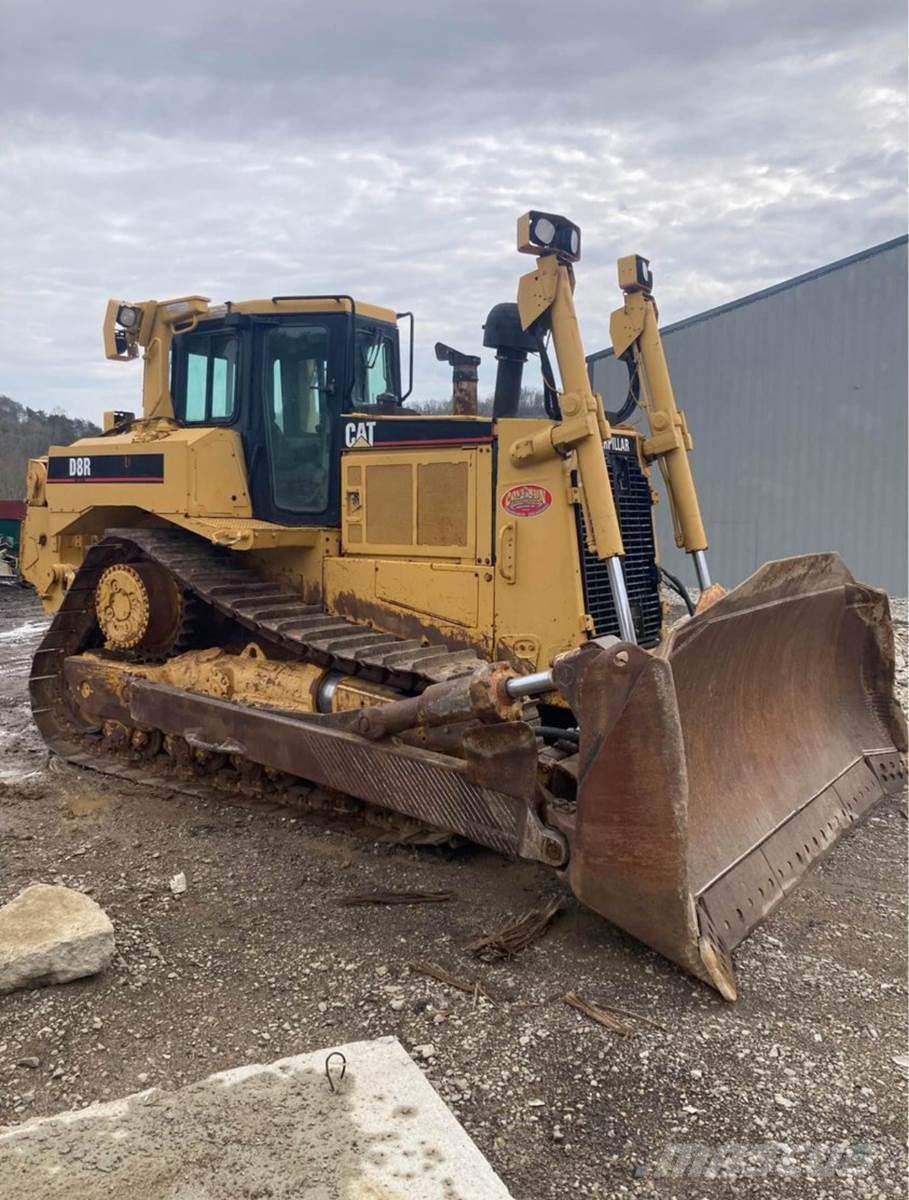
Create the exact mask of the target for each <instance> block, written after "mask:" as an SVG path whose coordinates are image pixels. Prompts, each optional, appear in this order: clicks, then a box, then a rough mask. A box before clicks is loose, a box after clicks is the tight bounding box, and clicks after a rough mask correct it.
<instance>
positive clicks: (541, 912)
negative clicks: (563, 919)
mask: <svg viewBox="0 0 909 1200" xmlns="http://www.w3.org/2000/svg"><path fill="white" fill-rule="evenodd" d="M560 907H561V903H560V901H558V900H551V901H550V902H549V903H548V904H547V905H546V906H545V907H544V908H532V909H530V910H529V911H528V912H526V913H524V914H523V916H520V917H518V918H517V920H513V921H506V922H505V923H504V924H503V925H499V926H498V927H497V928H495V929H491V930H489V931H487V932H485V933H481V934H478V935H477V936H476V937H474V938H471V940H470V941H469V942H467V943H466V945H465V949H466V950H472V951H473V953H474V954H476V955H478V956H479V957H480V958H512V957H513V956H514V955H515V954H519V953H520V952H521V951H522V950H525V949H526V948H527V947H528V946H529V945H530V944H531V943H532V942H535V941H536V940H537V938H538V937H541V936H542V935H543V934H544V933H545V932H546V929H547V927H548V926H549V923H550V921H551V920H552V919H553V917H554V916H555V915H556V913H557V912H558V911H559V908H560Z"/></svg>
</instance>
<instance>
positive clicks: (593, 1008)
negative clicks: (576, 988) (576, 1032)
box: [562, 992, 637, 1038]
mask: <svg viewBox="0 0 909 1200" xmlns="http://www.w3.org/2000/svg"><path fill="white" fill-rule="evenodd" d="M562 999H563V1000H564V1001H565V1003H566V1004H570V1005H571V1007H572V1008H576V1009H577V1010H578V1012H582V1013H583V1014H584V1016H585V1017H589V1018H590V1019H591V1021H596V1023H597V1024H598V1025H602V1026H603V1028H604V1029H608V1030H610V1032H612V1033H617V1034H619V1036H620V1037H624V1038H633V1037H636V1036H637V1030H636V1029H635V1027H634V1026H633V1025H627V1024H626V1023H625V1022H624V1021H619V1020H618V1019H617V1018H616V1017H614V1016H612V1014H611V1013H610V1012H609V1010H608V1009H605V1008H599V1007H598V1006H597V1005H596V1004H589V1003H588V1002H587V1001H586V1000H582V999H581V997H580V996H576V995H575V994H574V992H567V993H566V994H565V995H564V996H563V997H562Z"/></svg>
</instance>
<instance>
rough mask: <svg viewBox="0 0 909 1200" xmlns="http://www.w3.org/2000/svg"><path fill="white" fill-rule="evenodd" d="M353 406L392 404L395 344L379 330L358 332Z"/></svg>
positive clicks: (394, 383)
mask: <svg viewBox="0 0 909 1200" xmlns="http://www.w3.org/2000/svg"><path fill="white" fill-rule="evenodd" d="M352 399H353V402H354V403H355V404H357V405H364V404H380V403H385V404H388V403H395V402H396V401H397V399H398V395H397V383H396V380H395V355H394V343H393V341H392V339H391V338H390V337H389V336H388V334H386V333H383V332H382V331H381V330H379V329H368V328H367V329H358V330H357V338H356V357H355V360H354V388H353V396H352Z"/></svg>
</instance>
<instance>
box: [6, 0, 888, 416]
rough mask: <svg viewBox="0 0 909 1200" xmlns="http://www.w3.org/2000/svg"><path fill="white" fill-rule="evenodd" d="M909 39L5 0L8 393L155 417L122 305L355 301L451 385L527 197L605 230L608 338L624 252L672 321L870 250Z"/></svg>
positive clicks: (706, 11)
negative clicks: (121, 348) (108, 347)
mask: <svg viewBox="0 0 909 1200" xmlns="http://www.w3.org/2000/svg"><path fill="white" fill-rule="evenodd" d="M906 40H907V29H906V11H905V5H904V3H903V2H902V0H898V2H895V0H886V2H884V0H862V2H861V3H857V2H856V0H812V2H800V0H788V2H782V3H781V2H779V0H759V2H752V0H673V2H667V0H649V2H648V3H647V4H639V5H630V4H627V3H618V2H616V0H561V2H560V3H552V2H549V3H544V2H541V0H521V2H520V3H516V2H514V0H483V2H482V3H480V2H479V0H460V3H458V4H453V3H450V2H448V3H443V2H441V0H383V3H375V2H370V0H332V2H331V3H325V0H320V2H319V3H315V2H313V0H256V2H255V3H250V2H244V3H241V2H239V0H219V2H218V3H215V2H213V0H193V3H187V2H185V0H184V2H183V3H172V2H171V0H160V2H159V3H157V4H155V5H153V6H151V7H147V6H146V7H145V8H143V7H142V6H139V7H135V6H134V7H132V8H130V7H129V6H128V5H114V4H112V3H99V2H98V0H81V2H80V3H73V0H42V3H41V4H36V3H35V2H34V0H0V393H6V394H8V395H10V396H12V397H13V399H16V400H19V401H20V402H21V403H23V404H28V405H30V406H31V407H34V408H45V409H52V408H55V407H59V408H62V409H63V410H65V411H66V412H68V413H70V414H72V415H76V416H83V417H89V418H92V419H99V418H100V414H101V412H102V411H103V410H104V409H106V408H126V407H138V405H139V403H140V401H139V394H140V378H139V376H140V372H139V370H138V368H137V367H136V365H135V364H121V363H113V362H107V361H106V360H105V359H104V356H103V351H102V346H101V321H102V318H103V314H104V307H105V303H106V301H107V299H108V298H109V297H113V296H116V297H118V298H124V299H135V300H143V299H148V298H150V297H154V298H156V299H165V298H167V297H171V296H180V295H186V294H189V293H201V294H203V295H206V296H209V297H211V298H212V299H213V300H215V301H221V300H226V299H229V300H242V299H250V298H254V297H259V296H271V295H275V294H278V293H301V292H311V293H322V292H349V293H352V294H353V295H355V296H356V297H357V298H358V299H361V300H364V301H372V302H373V303H378V304H383V305H386V306H388V307H390V308H393V309H396V310H404V309H412V310H413V311H414V312H415V313H416V318H417V355H416V386H415V393H414V394H415V398H420V399H434V398H441V397H443V396H444V395H445V394H446V393H447V391H448V386H449V385H448V377H447V374H446V372H447V368H445V367H444V366H442V365H440V364H438V363H436V361H435V358H434V355H433V352H432V350H433V345H434V343H435V342H436V341H437V340H441V341H443V342H447V343H449V344H451V345H454V346H456V347H457V348H458V349H460V350H463V351H465V352H468V353H478V352H479V353H482V350H481V341H482V330H481V327H482V324H483V321H484V319H485V315H486V313H487V312H488V310H489V308H490V307H491V306H492V305H493V304H495V303H497V302H499V301H502V300H510V299H513V298H514V296H515V289H516V284H517V278H518V276H519V275H520V274H521V272H522V271H525V270H527V269H529V268H530V267H531V266H532V261H531V260H530V259H527V258H525V257H522V256H519V255H518V254H517V253H516V252H515V222H516V218H517V217H518V216H519V215H520V214H521V213H522V212H525V211H526V210H527V209H529V208H539V209H546V210H550V211H554V212H559V213H564V214H565V215H566V216H568V217H570V218H571V219H572V220H574V221H575V222H577V223H578V224H579V225H580V226H581V228H582V230H583V237H584V257H583V261H582V262H581V263H580V264H579V266H578V268H577V291H576V300H577V304H578V308H579V313H580V318H581V327H582V331H583V334H584V338H585V342H586V347H587V350H588V352H592V351H594V350H600V349H602V348H604V347H605V346H607V345H608V322H609V313H610V311H611V310H612V309H613V308H615V307H617V305H618V303H619V300H620V294H619V292H618V289H617V285H616V277H615V260H616V258H617V257H618V256H619V255H622V254H628V253H632V252H634V253H641V254H644V255H646V256H647V257H649V258H650V259H651V262H652V266H653V271H654V276H655V295H656V297H657V300H658V303H659V306H660V312H661V316H662V318H663V320H664V321H666V322H669V321H673V320H677V319H679V318H681V317H684V316H688V315H691V314H693V313H697V312H701V311H703V310H704V309H706V308H710V307H713V306H714V305H717V304H721V303H724V302H726V301H728V300H733V299H735V298H737V297H739V296H742V295H745V294H747V293H749V292H752V291H755V290H757V289H759V288H762V287H766V286H768V285H770V284H772V283H776V282H779V281H781V280H783V279H787V278H790V277H792V276H793V275H797V274H800V273H801V272H803V271H807V270H810V269H811V268H813V267H816V266H820V265H822V264H823V263H827V262H831V261H833V260H835V259H837V258H841V257H844V256H845V255H848V254H851V253H854V252H855V251H858V250H861V249H864V248H865V247H868V246H871V245H874V244H876V243H878V242H881V241H884V240H886V239H888V238H891V237H895V236H897V235H899V234H901V233H904V232H905V231H906V226H907V213H906V184H907V179H906V149H907V136H906ZM529 375H530V373H529V372H528V379H527V380H526V382H528V383H533V382H534V380H533V379H532V378H530V377H529ZM480 379H481V391H482V392H486V391H490V390H491V388H492V385H493V380H494V360H493V358H492V354H491V352H489V351H486V352H485V354H484V359H483V365H482V367H481V375H480ZM608 399H609V398H607V401H608Z"/></svg>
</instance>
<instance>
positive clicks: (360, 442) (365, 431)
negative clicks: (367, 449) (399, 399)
mask: <svg viewBox="0 0 909 1200" xmlns="http://www.w3.org/2000/svg"><path fill="white" fill-rule="evenodd" d="M375 432H376V423H375V421H348V422H347V424H346V425H345V426H344V445H345V446H346V447H347V449H348V450H352V449H353V448H354V447H355V446H371V445H372V444H373V438H374V437H375Z"/></svg>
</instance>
